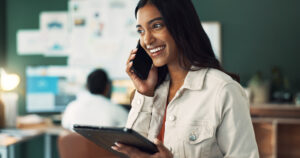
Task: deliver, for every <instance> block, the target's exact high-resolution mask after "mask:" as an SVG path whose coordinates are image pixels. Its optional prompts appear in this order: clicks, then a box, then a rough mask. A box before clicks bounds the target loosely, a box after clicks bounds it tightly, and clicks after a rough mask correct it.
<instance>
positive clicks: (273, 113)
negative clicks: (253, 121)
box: [250, 104, 300, 118]
mask: <svg viewBox="0 0 300 158" xmlns="http://www.w3.org/2000/svg"><path fill="white" fill-rule="evenodd" d="M250 113H251V116H252V117H279V118H300V107H299V106H295V105H291V104H282V105H281V104H261V105H251V106H250Z"/></svg>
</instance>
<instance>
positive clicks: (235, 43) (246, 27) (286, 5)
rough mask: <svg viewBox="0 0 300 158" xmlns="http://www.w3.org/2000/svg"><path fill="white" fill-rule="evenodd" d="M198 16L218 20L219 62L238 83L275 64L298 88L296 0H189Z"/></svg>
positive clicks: (299, 16)
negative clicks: (237, 76)
mask: <svg viewBox="0 0 300 158" xmlns="http://www.w3.org/2000/svg"><path fill="white" fill-rule="evenodd" d="M193 2H194V4H195V5H196V9H197V12H198V14H199V15H200V19H201V20H203V21H206V20H212V21H220V22H221V24H222V50H223V51H222V55H223V66H224V67H225V69H227V70H228V71H230V72H235V73H238V74H239V75H240V77H241V81H242V84H243V85H245V84H246V82H247V81H248V80H249V78H250V77H251V76H252V75H253V74H254V73H255V72H256V71H261V72H262V73H263V74H264V75H265V77H270V76H271V68H272V67H273V66H278V67H279V68H280V69H281V70H282V71H283V73H284V74H285V75H286V76H287V77H288V78H289V79H290V82H291V86H292V88H293V91H295V90H297V89H298V91H300V71H299V70H298V67H299V66H297V65H299V59H300V52H299V50H300V43H299V41H300V40H299V38H300V29H299V28H300V20H299V19H300V14H299V9H300V1H299V0H289V1H282V0H264V1H261V0H251V1H238V0H226V1H224V0H193Z"/></svg>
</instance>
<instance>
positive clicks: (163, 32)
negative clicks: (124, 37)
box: [136, 4, 178, 67]
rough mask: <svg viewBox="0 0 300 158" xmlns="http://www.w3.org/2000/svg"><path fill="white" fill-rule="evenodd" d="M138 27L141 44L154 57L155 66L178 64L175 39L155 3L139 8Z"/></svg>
mask: <svg viewBox="0 0 300 158" xmlns="http://www.w3.org/2000/svg"><path fill="white" fill-rule="evenodd" d="M136 28H137V32H138V33H139V34H140V44H141V46H142V47H143V48H144V49H145V50H146V52H147V53H148V54H149V55H150V57H151V58H152V60H153V64H154V66H156V67H161V66H164V65H169V66H170V65H172V64H178V60H177V53H178V52H177V51H178V49H177V47H176V44H175V41H174V39H173V37H172V36H171V34H170V33H169V31H168V30H167V27H166V26H165V24H164V21H163V18H162V16H161V14H160V12H159V11H158V9H157V8H156V7H155V6H154V5H151V4H146V5H145V6H144V7H142V8H140V9H139V10H138V12H137V25H136Z"/></svg>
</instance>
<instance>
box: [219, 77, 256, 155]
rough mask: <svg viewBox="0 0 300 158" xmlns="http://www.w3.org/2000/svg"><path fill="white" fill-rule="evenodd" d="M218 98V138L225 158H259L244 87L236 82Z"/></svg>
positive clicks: (224, 87) (223, 87)
mask: <svg viewBox="0 0 300 158" xmlns="http://www.w3.org/2000/svg"><path fill="white" fill-rule="evenodd" d="M217 97H218V98H219V99H218V101H217V102H216V103H217V106H219V107H220V112H221V114H220V116H221V123H220V125H219V127H218V129H217V135H216V137H217V141H218V144H219V147H220V149H221V151H222V152H223V154H224V158H258V157H259V154H258V148H257V144H256V139H255V135H254V130H253V125H252V121H251V117H250V112H249V101H248V99H247V96H246V94H245V92H244V90H243V89H242V87H241V86H240V85H239V84H238V83H236V82H232V83H227V84H225V85H224V86H222V88H220V90H219V92H218V95H217Z"/></svg>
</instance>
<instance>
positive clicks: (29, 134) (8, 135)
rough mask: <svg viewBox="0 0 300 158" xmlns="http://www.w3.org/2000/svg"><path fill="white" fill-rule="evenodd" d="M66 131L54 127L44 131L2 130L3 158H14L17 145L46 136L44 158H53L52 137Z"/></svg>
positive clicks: (1, 148)
mask: <svg viewBox="0 0 300 158" xmlns="http://www.w3.org/2000/svg"><path fill="white" fill-rule="evenodd" d="M63 130H64V129H63V128H62V127H59V126H58V127H57V126H52V127H48V128H43V129H4V130H0V155H1V158H14V157H15V145H17V144H19V143H22V142H27V141H30V140H32V139H34V138H36V137H38V136H44V151H45V152H44V158H52V154H51V153H52V152H51V151H52V145H51V144H52V141H51V137H52V136H57V135H59V134H60V132H62V131H63Z"/></svg>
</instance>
